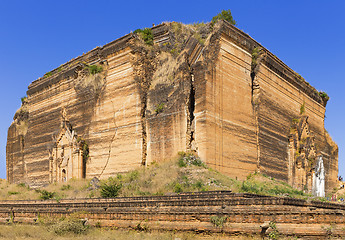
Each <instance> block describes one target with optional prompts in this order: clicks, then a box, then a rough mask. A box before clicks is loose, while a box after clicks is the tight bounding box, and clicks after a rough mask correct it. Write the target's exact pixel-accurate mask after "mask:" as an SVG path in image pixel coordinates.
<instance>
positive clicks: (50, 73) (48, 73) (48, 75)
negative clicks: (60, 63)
mask: <svg viewBox="0 0 345 240" xmlns="http://www.w3.org/2000/svg"><path fill="white" fill-rule="evenodd" d="M51 75H53V73H52V71H50V72H47V73H45V74H44V75H43V78H47V77H51Z"/></svg>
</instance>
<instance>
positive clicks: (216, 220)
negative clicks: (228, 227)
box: [210, 216, 227, 228]
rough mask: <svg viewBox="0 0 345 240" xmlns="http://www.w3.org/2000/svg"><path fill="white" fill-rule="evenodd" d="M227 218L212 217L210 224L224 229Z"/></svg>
mask: <svg viewBox="0 0 345 240" xmlns="http://www.w3.org/2000/svg"><path fill="white" fill-rule="evenodd" d="M226 220H227V217H226V216H211V218H210V222H211V223H212V224H213V225H214V226H215V227H219V228H222V227H223V226H224V223H225V222H226Z"/></svg>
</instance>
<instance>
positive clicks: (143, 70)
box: [131, 38, 157, 166]
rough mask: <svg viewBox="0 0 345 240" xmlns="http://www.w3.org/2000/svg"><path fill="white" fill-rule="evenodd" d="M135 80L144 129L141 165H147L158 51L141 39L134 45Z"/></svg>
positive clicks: (135, 41)
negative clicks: (150, 102) (150, 104)
mask: <svg viewBox="0 0 345 240" xmlns="http://www.w3.org/2000/svg"><path fill="white" fill-rule="evenodd" d="M131 45H132V49H133V51H132V53H133V67H134V72H135V76H134V79H135V81H136V82H137V84H138V87H139V94H140V102H141V109H140V122H141V127H142V157H141V164H142V165H143V166H146V165H147V161H146V159H147V124H146V122H147V119H146V110H147V99H148V91H149V88H150V85H151V82H152V76H153V74H154V72H155V70H156V66H157V58H156V56H157V51H156V50H155V47H154V46H152V47H151V46H147V45H145V44H144V43H143V42H142V41H141V40H140V39H138V38H137V39H133V41H132V43H131Z"/></svg>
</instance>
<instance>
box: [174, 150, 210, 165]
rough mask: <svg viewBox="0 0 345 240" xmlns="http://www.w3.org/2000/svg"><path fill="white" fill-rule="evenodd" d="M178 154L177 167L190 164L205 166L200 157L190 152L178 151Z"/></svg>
mask: <svg viewBox="0 0 345 240" xmlns="http://www.w3.org/2000/svg"><path fill="white" fill-rule="evenodd" d="M178 155H179V158H178V166H179V167H187V166H190V165H194V166H199V167H205V164H204V163H203V162H202V161H201V159H200V158H199V157H198V156H195V155H194V154H192V153H185V152H179V153H178Z"/></svg>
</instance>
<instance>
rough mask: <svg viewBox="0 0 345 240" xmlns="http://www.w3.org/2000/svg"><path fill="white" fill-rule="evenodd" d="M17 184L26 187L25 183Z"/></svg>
mask: <svg viewBox="0 0 345 240" xmlns="http://www.w3.org/2000/svg"><path fill="white" fill-rule="evenodd" d="M17 186H18V187H26V185H25V183H18V184H17Z"/></svg>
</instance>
